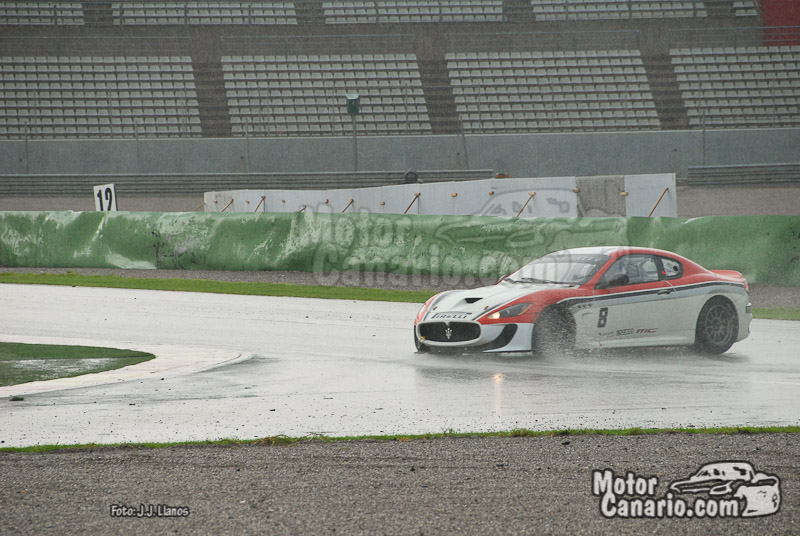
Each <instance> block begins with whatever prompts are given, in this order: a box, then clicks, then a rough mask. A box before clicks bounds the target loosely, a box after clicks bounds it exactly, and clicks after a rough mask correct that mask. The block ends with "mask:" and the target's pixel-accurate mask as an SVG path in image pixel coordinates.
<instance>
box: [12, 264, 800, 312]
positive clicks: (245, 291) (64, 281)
mask: <svg viewBox="0 0 800 536" xmlns="http://www.w3.org/2000/svg"><path fill="white" fill-rule="evenodd" d="M0 283H13V284H20V285H63V286H73V287H105V288H128V289H140V290H167V291H178V292H210V293H214V294H238V295H244V296H285V297H296V298H321V299H335V300H363V301H387V302H408V303H424V302H425V300H427V299H428V298H430V297H431V296H433V295H434V294H435V291H432V290H417V291H410V290H383V289H375V288H362V287H329V286H322V285H291V284H288V283H242V282H227V281H211V280H208V279H177V278H176V279H149V278H136V277H119V276H99V275H81V274H74V273H68V274H31V273H26V274H18V273H14V272H0ZM753 316H754V317H755V318H761V319H768V320H797V321H800V309H790V308H764V307H754V308H753Z"/></svg>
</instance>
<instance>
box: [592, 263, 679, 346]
mask: <svg viewBox="0 0 800 536" xmlns="http://www.w3.org/2000/svg"><path fill="white" fill-rule="evenodd" d="M661 268H662V266H661V264H660V263H659V261H658V260H657V258H656V257H655V256H654V255H649V254H640V253H632V254H628V255H624V256H622V257H620V258H619V259H617V260H616V261H615V262H614V263H613V264H612V265H611V266H610V267H609V268H608V269H607V270H606V272H605V274H604V275H603V276H602V277H601V278H600V280H599V281H598V283H597V285H596V287H595V291H594V296H593V297H592V299H591V300H590V302H589V303H591V306H590V307H586V308H584V309H583V310H581V312H580V313H579V315H578V316H579V320H578V324H579V331H582V333H581V334H580V335H579V337H580V338H583V339H584V340H583V341H581V342H584V343H585V345H586V346H587V347H600V348H602V347H621V346H648V345H658V344H669V342H670V341H672V339H673V338H674V335H673V334H672V333H671V332H672V327H671V323H672V321H673V313H674V309H675V306H674V300H672V299H671V296H672V295H673V292H674V291H673V288H672V285H670V283H669V282H668V281H666V280H664V278H663V274H662V273H661V272H662V269H661ZM673 342H674V341H673Z"/></svg>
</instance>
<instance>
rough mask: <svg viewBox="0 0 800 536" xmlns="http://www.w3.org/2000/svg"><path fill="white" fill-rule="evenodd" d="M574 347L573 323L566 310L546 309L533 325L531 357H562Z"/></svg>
mask: <svg viewBox="0 0 800 536" xmlns="http://www.w3.org/2000/svg"><path fill="white" fill-rule="evenodd" d="M574 347H575V321H574V319H573V318H572V315H571V314H570V313H569V311H567V310H566V309H562V308H561V307H548V308H547V309H545V310H544V311H542V312H541V313H539V316H538V317H537V318H536V323H535V324H534V325H533V340H532V341H531V348H532V353H533V355H539V356H550V355H564V354H565V353H568V352H570V351H572V350H573V348H574Z"/></svg>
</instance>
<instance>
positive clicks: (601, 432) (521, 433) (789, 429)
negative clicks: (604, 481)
mask: <svg viewBox="0 0 800 536" xmlns="http://www.w3.org/2000/svg"><path fill="white" fill-rule="evenodd" d="M797 433H800V426H768V427H753V426H731V427H722V428H638V427H636V428H624V429H566V430H547V431H535V430H526V429H516V430H510V431H507V432H484V433H459V432H453V431H445V432H442V433H436V434H419V435H402V434H401V435H398V434H395V435H364V436H346V437H330V436H324V435H311V436H305V437H288V436H283V435H280V436H274V437H262V438H259V439H218V440H208V441H179V442H173V443H113V444H99V443H87V444H82V445H37V446H33V447H4V448H0V452H52V451H58V450H65V449H106V448H129V449H130V448H135V449H161V448H170V447H187V446H189V447H191V446H217V447H228V446H248V445H255V446H259V445H263V446H274V445H293V444H298V443H307V442H323V443H337V442H344V441H426V440H433V439H444V438H504V437H560V436H641V435H663V434H698V435H699V434H704V435H730V434H797Z"/></svg>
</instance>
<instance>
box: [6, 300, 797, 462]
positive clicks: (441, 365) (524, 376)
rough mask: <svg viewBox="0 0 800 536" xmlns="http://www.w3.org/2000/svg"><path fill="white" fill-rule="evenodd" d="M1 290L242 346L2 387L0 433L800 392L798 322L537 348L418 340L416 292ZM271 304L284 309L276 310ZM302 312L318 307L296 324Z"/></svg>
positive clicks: (523, 415)
mask: <svg viewBox="0 0 800 536" xmlns="http://www.w3.org/2000/svg"><path fill="white" fill-rule="evenodd" d="M6 287H7V289H6ZM4 290H7V292H6V296H5V299H6V301H7V305H8V307H4V308H3V309H2V311H0V325H3V326H4V330H6V331H7V332H8V333H10V334H15V335H18V336H24V335H28V336H32V337H35V336H36V335H37V334H49V335H51V336H58V335H61V336H71V337H83V338H92V339H93V340H97V341H98V343H101V345H113V346H117V347H125V342H126V341H127V342H129V343H130V341H138V340H140V339H141V338H146V339H147V340H145V341H141V342H143V343H147V344H170V345H176V346H180V345H187V346H191V347H192V348H209V349H214V350H220V349H229V350H230V349H235V350H237V351H239V352H241V353H242V355H243V356H244V357H243V358H242V359H240V360H238V361H236V362H233V363H230V364H223V365H219V366H216V367H214V368H210V369H207V370H204V371H198V372H192V373H186V374H173V375H168V376H163V377H162V376H155V375H150V376H148V377H142V378H139V379H136V380H131V381H124V382H118V383H113V384H104V385H97V386H94V387H84V388H80V389H71V390H66V391H55V392H50V393H47V392H44V393H38V394H31V395H29V396H25V400H24V401H20V402H13V403H11V402H0V404H4V418H3V419H2V420H0V441H4V442H5V443H3V446H14V445H26V444H37V443H39V444H53V443H75V442H88V441H97V442H130V441H177V440H189V439H215V438H223V437H237V438H256V437H265V436H274V435H279V434H285V435H289V436H304V435H308V434H312V433H322V434H327V435H336V436H346V435H365V434H389V433H404V434H415V433H440V432H443V431H447V430H454V431H458V432H481V431H497V430H512V429H516V428H529V429H562V428H620V427H631V426H638V427H645V428H646V427H669V428H674V427H689V426H737V425H757V426H767V425H795V424H796V422H797V417H796V408H797V407H800V360H798V359H797V358H796V350H795V349H796V348H797V347H798V346H800V323H793V322H776V321H754V322H753V335H752V336H751V337H750V338H748V339H746V340H745V341H743V342H740V343H737V344H736V345H735V346H734V347H733V348H732V349H731V350H730V351H729V352H728V353H726V354H723V355H721V356H713V357H709V356H705V355H700V354H696V353H694V352H692V351H691V350H687V349H675V348H666V349H665V348H657V349H647V350H642V349H636V350H604V351H593V352H578V353H572V354H570V355H565V356H552V357H547V358H539V357H536V358H534V357H530V356H526V355H520V354H506V355H503V354H499V355H469V354H465V355H446V354H419V353H415V350H414V347H413V344H412V337H411V327H410V321H411V319H413V316H414V314H415V313H416V310H417V308H418V307H417V305H416V304H375V303H367V304H364V303H357V302H353V301H334V300H301V299H294V298H262V297H235V296H218V295H216V296H215V295H192V294H188V293H166V292H163V293H159V292H141V291H120V290H111V289H72V288H55V287H53V288H38V287H37V288H33V287H30V288H22V289H20V288H18V287H15V286H14V285H7V286H4ZM321 302H324V303H321ZM76 307H77V309H76ZM42 311H47V313H42ZM209 311H213V313H214V314H213V315H212V314H209V313H208V312H209ZM274 311H280V318H281V321H280V322H277V321H272V316H274V314H273V312H274ZM376 311H377V312H376ZM177 312H180V314H177ZM307 316H309V317H312V318H313V320H314V321H313V322H311V323H304V319H305V317H307Z"/></svg>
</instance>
